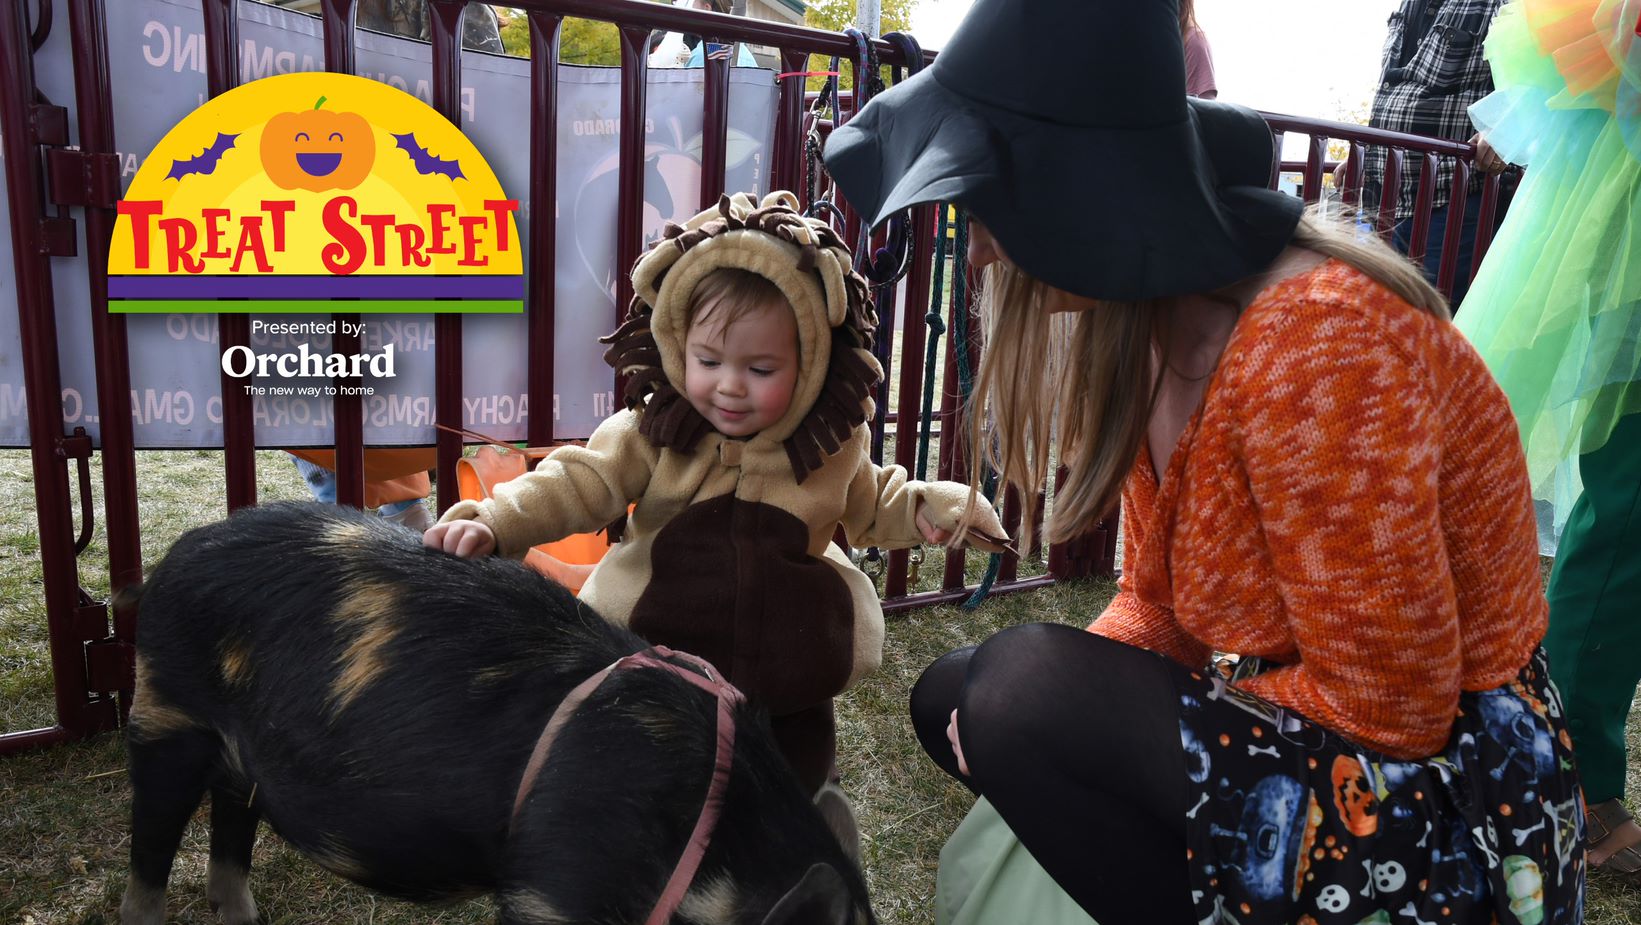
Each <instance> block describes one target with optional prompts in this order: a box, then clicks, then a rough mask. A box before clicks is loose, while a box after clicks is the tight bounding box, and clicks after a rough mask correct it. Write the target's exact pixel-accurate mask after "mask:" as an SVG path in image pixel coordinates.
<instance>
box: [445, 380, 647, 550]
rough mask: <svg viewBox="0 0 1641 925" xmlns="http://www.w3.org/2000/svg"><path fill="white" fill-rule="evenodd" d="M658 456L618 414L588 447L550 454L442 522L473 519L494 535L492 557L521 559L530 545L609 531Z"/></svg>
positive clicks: (634, 420) (627, 415) (629, 415)
mask: <svg viewBox="0 0 1641 925" xmlns="http://www.w3.org/2000/svg"><path fill="white" fill-rule="evenodd" d="M657 459H658V452H657V451H656V449H655V448H654V447H653V446H651V444H650V443H649V441H648V440H647V439H645V438H644V437H643V435H641V434H640V433H639V432H638V417H637V415H635V414H634V413H633V412H631V411H623V412H620V413H619V414H615V415H612V416H611V417H609V418H607V419H605V421H604V423H602V424H600V425H599V426H598V429H597V430H595V431H593V435H592V437H591V439H589V440H588V441H587V445H586V446H566V447H560V448H559V449H557V450H554V451H553V452H552V454H551V455H549V456H548V457H547V458H546V459H543V460H542V461H541V462H540V464H538V465H537V466H536V468H535V470H534V471H532V472H527V473H525V474H524V475H521V476H519V477H518V478H516V479H513V480H512V481H510V482H505V483H503V484H501V485H498V486H496V488H495V490H494V492H493V493H492V497H490V498H488V499H486V500H484V501H462V502H460V503H458V504H455V505H452V506H451V508H450V510H448V511H446V512H445V515H444V517H442V518H441V519H440V522H441V523H445V522H449V521H453V520H477V521H480V522H481V523H483V524H484V525H485V526H488V527H489V528H490V529H491V530H492V531H493V532H494V533H495V534H496V551H497V552H498V553H499V554H501V555H504V556H514V557H517V556H522V555H524V554H525V553H526V552H528V551H529V549H530V547H532V546H536V545H539V544H541V543H551V542H553V541H555V540H560V539H563V538H564V537H566V536H569V535H570V534H572V533H591V532H594V531H597V530H601V529H603V528H604V527H606V526H608V525H609V524H610V523H611V522H612V521H614V520H615V519H616V518H617V517H620V516H621V515H622V514H624V513H625V512H626V510H627V505H628V504H629V503H631V502H633V501H635V500H637V499H638V498H639V497H640V496H642V495H643V494H644V490H645V489H646V488H647V487H648V486H649V481H650V475H651V473H652V472H653V471H654V469H655V464H656V460H657Z"/></svg>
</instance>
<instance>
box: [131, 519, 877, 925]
mask: <svg viewBox="0 0 1641 925" xmlns="http://www.w3.org/2000/svg"><path fill="white" fill-rule="evenodd" d="M137 593H140V600H141V617H140V624H141V629H140V631H139V633H138V638H137V683H136V695H135V698H134V700H133V702H132V709H131V724H130V728H129V730H128V733H127V734H128V740H129V748H130V771H131V788H132V805H131V816H132V819H131V876H130V880H129V882H128V884H127V887H126V893H125V899H124V901H123V903H122V904H121V907H120V914H121V919H122V921H124V922H125V923H126V925H150V923H154V925H157V923H160V922H162V921H163V920H164V918H165V883H166V879H167V877H168V875H169V874H170V869H171V862H172V859H173V856H174V855H175V853H176V850H177V846H178V843H179V840H180V838H181V836H182V833H183V829H184V827H185V826H186V824H187V822H188V820H189V818H190V816H191V815H192V814H193V812H194V810H195V808H196V807H197V806H198V805H199V803H200V800H201V798H202V797H203V796H204V794H205V792H206V791H207V790H209V791H210V792H211V855H210V865H209V868H208V874H207V885H206V891H207V895H208V899H209V900H210V902H211V905H212V906H213V907H214V908H216V909H217V910H218V911H219V913H220V914H221V915H222V918H223V919H224V921H226V922H227V923H229V925H242V923H249V922H252V921H255V919H256V905H255V902H254V901H253V900H252V898H251V893H250V889H249V887H248V885H247V874H248V872H249V868H250V859H251V846H252V843H253V841H254V839H255V833H256V825H257V821H258V820H259V819H262V818H266V819H267V820H268V822H269V824H270V825H271V826H272V827H273V829H274V831H276V832H278V833H279V834H280V835H281V836H282V837H284V839H285V840H286V841H287V842H289V843H290V844H292V845H293V846H295V847H296V848H298V849H299V850H301V851H302V852H303V853H304V854H306V855H308V856H309V857H310V858H312V859H313V860H315V861H316V862H318V863H319V864H321V865H323V866H324V867H325V868H327V869H329V870H331V871H333V872H335V873H337V874H340V875H342V876H344V877H347V878H348V879H350V880H353V881H356V882H358V883H360V884H363V885H365V886H366V887H369V888H370V889H373V890H377V891H379V892H382V893H386V894H389V895H392V896H397V897H402V898H405V899H410V900H416V901H436V900H446V899H453V898H460V897H464V896H472V895H478V894H482V893H486V892H488V893H492V894H494V896H495V899H496V903H497V907H498V916H497V921H498V922H501V923H519V925H523V923H571V922H574V923H634V925H637V923H643V922H645V921H646V920H647V919H648V918H649V917H650V915H651V912H652V909H653V908H654V907H655V906H656V904H657V899H658V897H659V896H660V895H661V893H662V888H663V885H664V884H665V883H666V882H667V881H668V879H669V876H670V875H671V873H672V871H673V868H674V866H675V865H676V864H677V862H678V860H679V858H680V856H681V855H682V853H683V851H684V847H685V844H686V842H687V841H688V840H689V837H690V834H691V831H692V828H693V827H694V825H695V822H696V819H697V817H698V816H699V815H700V812H701V807H702V804H703V800H704V798H705V796H706V793H707V789H708V783H709V780H710V778H711V777H712V774H713V769H714V757H715V753H716V742H717V738H716V733H715V728H716V727H715V723H716V718H717V710H718V706H717V705H718V701H717V699H716V698H715V697H714V696H713V694H711V693H709V692H707V691H704V690H701V689H699V688H697V687H696V686H694V685H692V684H690V683H688V682H687V681H686V680H685V679H683V678H680V677H677V676H675V675H674V674H672V673H671V672H670V671H665V670H660V669H656V668H638V669H630V670H624V671H617V672H614V673H613V674H611V675H610V676H609V677H608V678H607V679H606V680H605V681H604V682H603V683H602V684H601V685H600V686H599V687H598V688H596V689H595V690H594V691H593V693H592V694H591V695H590V696H589V697H588V698H587V700H586V701H585V702H584V703H583V704H582V705H581V706H580V707H579V709H577V710H575V711H574V713H573V714H571V715H570V719H569V720H568V722H567V724H566V725H564V727H563V728H562V730H561V731H560V732H559V734H558V736H557V738H556V739H555V740H554V742H553V745H552V747H551V750H550V752H549V756H548V758H547V760H546V763H545V765H543V766H542V767H541V770H540V773H539V775H538V776H537V777H536V778H535V781H534V784H533V785H532V786H531V787H530V788H529V789H528V791H527V794H528V798H527V799H526V800H525V802H524V803H523V805H522V808H521V809H520V811H519V812H518V814H517V816H516V818H515V817H514V814H513V806H514V799H515V796H516V795H517V791H518V790H519V785H520V781H521V778H522V776H523V771H524V767H525V764H526V761H527V759H528V758H529V756H530V754H531V751H532V749H533V748H534V747H535V745H536V742H537V740H538V738H539V737H540V735H541V732H542V729H543V727H544V726H545V725H546V723H547V721H548V718H549V717H550V716H552V714H553V713H554V709H555V707H557V705H558V704H559V702H560V701H561V700H563V699H564V698H565V695H566V693H567V692H569V691H570V690H571V689H572V688H574V687H575V686H576V685H578V684H579V683H580V682H582V681H584V680H586V679H587V678H588V677H590V676H592V675H593V674H595V673H597V672H598V671H599V670H600V669H602V668H604V667H606V666H608V665H610V664H611V663H612V662H614V661H615V660H617V659H618V658H621V657H622V656H625V655H628V654H630V653H633V652H637V651H640V650H642V649H644V648H645V643H644V642H643V640H641V639H639V638H638V637H636V636H633V635H631V634H630V633H627V632H625V631H622V630H619V629H616V628H613V627H611V626H609V625H608V624H607V623H605V622H604V620H602V619H601V618H599V617H598V615H597V614H594V613H593V612H591V611H590V610H588V609H587V608H586V607H584V606H582V605H580V604H579V603H578V602H577V601H576V599H575V598H574V597H572V596H571V595H570V594H569V592H567V591H565V590H564V589H563V588H560V587H559V586H557V585H555V584H553V583H552V582H550V581H548V580H546V579H545V578H542V577H541V576H539V575H537V574H535V573H534V572H532V571H530V570H528V569H526V568H525V567H523V566H521V565H519V564H517V563H514V562H509V561H503V560H499V559H486V560H477V561H471V560H462V559H457V558H454V557H452V556H448V555H445V554H443V553H440V552H435V551H433V550H430V549H426V548H424V547H423V546H422V545H421V542H420V540H419V538H418V537H417V536H416V535H415V534H414V533H412V532H410V531H408V530H405V529H404V528H402V527H398V526H396V525H393V524H388V523H384V522H382V520H381V519H380V518H378V517H373V516H366V515H361V514H359V513H357V512H352V511H349V510H345V509H339V508H336V507H332V506H329V505H318V504H269V505H263V506H260V507H255V508H251V509H247V510H243V511H240V512H238V513H236V514H234V515H233V516H231V517H229V518H228V519H227V520H225V521H223V522H220V523H216V524H212V525H210V526H206V527H201V528H199V529H196V530H192V531H190V532H189V533H187V534H186V535H184V536H183V537H182V538H181V539H179V540H178V541H177V543H176V545H175V546H173V547H172V548H171V550H170V552H169V553H168V554H167V555H166V557H165V559H164V561H163V562H161V563H160V564H159V566H158V567H156V568H155V569H154V571H153V574H152V575H151V576H150V577H149V580H148V582H147V583H146V584H145V585H144V586H143V588H142V589H141V590H140V592H137ZM670 660H672V661H675V662H676V659H670ZM733 717H734V720H735V727H736V728H735V737H734V751H733V756H732V765H731V772H730V777H729V780H728V783H727V785H726V787H725V790H724V791H723V804H722V812H721V815H720V816H719V818H718V821H717V823H716V825H715V827H714V828H713V830H712V834H711V841H710V844H709V846H708V848H707V850H706V852H705V855H704V857H703V858H702V860H701V862H700V867H699V869H698V871H697V872H696V873H695V875H694V876H693V878H692V879H691V880H690V882H689V891H688V893H687V895H685V897H684V899H683V901H682V903H681V905H679V906H678V909H677V912H676V913H675V914H674V915H673V916H672V918H671V921H673V922H693V923H698V925H720V923H721V925H730V923H735V925H753V923H764V925H776V923H792V925H798V923H802V925H809V923H816V925H834V923H836V925H862V923H872V922H874V921H875V919H874V918H873V916H872V913H871V910H870V908H869V906H868V903H867V899H866V888H865V885H864V883H863V881H862V879H861V876H860V873H859V871H858V869H857V868H856V867H855V865H854V864H853V863H852V862H851V861H850V860H849V859H848V858H847V857H846V856H845V854H844V852H843V850H842V848H841V847H840V845H839V842H838V840H837V837H835V836H834V834H833V832H832V831H830V830H829V829H828V828H827V826H826V823H825V822H824V821H823V820H822V817H821V814H820V813H819V812H818V811H817V810H816V808H815V806H814V804H812V803H811V802H810V800H809V799H808V797H807V796H806V795H805V794H804V793H803V792H802V790H801V789H800V787H799V785H798V782H797V779H796V778H795V777H794V776H793V775H792V772H791V771H790V770H789V769H788V768H787V766H786V764H785V762H784V760H783V759H782V758H781V756H780V753H779V752H778V751H777V750H776V748H775V745H774V743H773V741H772V739H771V737H770V733H769V730H768V725H767V721H766V720H765V719H764V718H763V717H762V716H761V715H760V714H759V713H758V712H757V711H756V710H754V709H753V708H749V707H747V706H745V705H739V706H737V707H736V708H735V710H734V713H733Z"/></svg>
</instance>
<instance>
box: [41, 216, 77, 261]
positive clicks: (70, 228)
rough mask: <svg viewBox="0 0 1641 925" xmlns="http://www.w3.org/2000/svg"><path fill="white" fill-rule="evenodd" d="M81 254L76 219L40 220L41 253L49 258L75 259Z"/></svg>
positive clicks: (49, 218) (53, 218) (50, 218)
mask: <svg viewBox="0 0 1641 925" xmlns="http://www.w3.org/2000/svg"><path fill="white" fill-rule="evenodd" d="M79 252H80V235H79V228H78V226H76V225H75V224H74V219H72V218H67V217H48V218H42V219H40V253H42V254H45V255H46V256H47V257H73V256H75V255H76V254H78V253H79Z"/></svg>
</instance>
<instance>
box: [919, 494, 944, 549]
mask: <svg viewBox="0 0 1641 925" xmlns="http://www.w3.org/2000/svg"><path fill="white" fill-rule="evenodd" d="M917 532H919V533H921V534H923V541H924V542H926V543H933V544H934V545H936V546H944V545H946V543H947V542H948V541H949V540H951V538H952V535H953V534H952V531H950V530H942V529H940V528H939V527H937V526H935V523H934V521H932V520H930V519H929V513H928V505H926V504H924V503H922V502H918V505H917Z"/></svg>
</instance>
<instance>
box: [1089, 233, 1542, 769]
mask: <svg viewBox="0 0 1641 925" xmlns="http://www.w3.org/2000/svg"><path fill="white" fill-rule="evenodd" d="M1142 446H1143V445H1142ZM1123 540H1124V563H1123V577H1122V581H1121V590H1120V593H1119V594H1118V595H1117V597H1116V599H1115V600H1113V601H1112V602H1111V606H1110V607H1108V608H1107V609H1106V611H1105V613H1104V614H1102V615H1101V616H1100V618H1099V619H1098V620H1096V621H1095V622H1094V624H1093V625H1092V626H1091V627H1090V630H1091V631H1093V632H1096V633H1100V634H1102V635H1105V636H1109V637H1111V638H1113V639H1118V640H1122V641H1124V642H1128V643H1131V644H1133V645H1138V646H1144V647H1145V648H1148V649H1152V650H1155V651H1157V652H1161V653H1163V654H1165V655H1168V656H1169V657H1171V658H1173V659H1175V660H1177V661H1179V662H1182V663H1184V664H1185V665H1187V666H1190V667H1193V668H1195V667H1200V666H1202V665H1203V664H1205V662H1206V660H1207V658H1208V657H1209V655H1210V653H1211V651H1214V650H1218V651H1223V652H1235V653H1239V654H1242V655H1257V656H1261V657H1263V658H1265V659H1267V660H1270V661H1274V662H1277V663H1280V665H1281V667H1279V668H1275V669H1272V670H1269V671H1266V672H1265V673H1263V674H1260V675H1258V676H1256V677H1254V678H1252V679H1250V680H1248V681H1246V682H1244V683H1243V684H1242V687H1243V688H1244V689H1245V690H1248V691H1250V692H1252V693H1254V694H1257V695H1259V696H1261V697H1264V698H1266V699H1268V700H1270V701H1273V702H1275V703H1277V704H1280V705H1282V706H1286V707H1289V708H1292V709H1294V710H1296V711H1298V712H1299V713H1302V714H1303V715H1305V716H1306V717H1308V718H1310V719H1312V720H1314V721H1316V722H1318V723H1321V724H1322V725H1323V726H1326V727H1328V728H1330V729H1333V730H1334V731H1336V732H1338V733H1339V734H1341V735H1343V736H1345V737H1346V738H1349V739H1350V740H1352V741H1354V742H1358V743H1360V744H1362V745H1364V746H1367V747H1369V748H1372V749H1376V750H1379V751H1382V752H1384V753H1386V754H1389V755H1391V756H1394V757H1399V758H1416V757H1426V756H1429V755H1432V754H1434V753H1436V752H1437V751H1439V750H1440V749H1441V747H1442V745H1443V744H1444V743H1445V742H1446V740H1447V737H1448V731H1449V729H1450V727H1451V726H1452V722H1453V719H1454V717H1455V715H1456V713H1457V710H1458V699H1459V692H1460V691H1461V690H1486V689H1489V688H1493V687H1498V686H1500V685H1502V684H1505V683H1508V682H1509V681H1511V680H1512V679H1513V678H1514V677H1515V676H1516V674H1517V673H1518V672H1519V671H1520V670H1521V668H1522V666H1523V665H1525V664H1526V662H1527V660H1528V658H1529V657H1530V656H1531V654H1532V651H1533V649H1534V648H1535V647H1536V646H1537V645H1538V642H1539V640H1540V639H1541V638H1542V637H1543V635H1544V628H1545V623H1546V619H1547V616H1548V608H1547V606H1546V604H1545V599H1544V594H1543V591H1542V586H1541V583H1540V578H1539V562H1538V543H1537V534H1536V529H1535V526H1534V519H1533V507H1532V499H1531V497H1530V494H1529V487H1528V482H1527V469H1526V463H1525V461H1524V459H1523V456H1522V449H1521V440H1520V438H1519V437H1518V436H1517V432H1516V423H1515V419H1514V417H1512V415H1511V413H1510V407H1509V404H1508V402H1507V401H1506V399H1505V397H1504V393H1503V392H1502V391H1500V389H1499V388H1498V386H1497V385H1496V384H1495V383H1494V382H1493V379H1492V377H1491V376H1490V375H1489V374H1488V372H1487V369H1486V367H1485V366H1483V365H1482V361H1481V359H1480V358H1479V357H1478V356H1477V355H1476V352H1475V351H1474V350H1473V349H1472V348H1471V346H1470V344H1469V342H1467V341H1466V340H1465V339H1464V337H1463V336H1462V335H1460V334H1459V332H1458V331H1457V330H1456V329H1455V328H1454V327H1453V326H1452V324H1450V323H1449V322H1446V321H1442V320H1440V319H1437V318H1435V317H1434V316H1432V315H1430V314H1428V313H1426V312H1422V311H1419V310H1417V309H1415V308H1413V307H1412V306H1410V305H1408V304H1407V303H1406V302H1404V301H1402V300H1401V299H1399V298H1397V297H1396V296H1395V295H1394V294H1392V293H1391V292H1390V291H1389V290H1387V289H1385V288H1384V287H1383V286H1380V285H1379V284H1378V283H1376V282H1374V281H1373V280H1371V279H1369V278H1368V277H1367V276H1365V275H1363V274H1362V273H1361V272H1360V271H1358V270H1356V269H1354V268H1353V267H1350V266H1348V265H1346V264H1344V263H1341V262H1339V261H1337V260H1332V261H1328V262H1326V263H1324V264H1322V265H1320V266H1319V267H1317V268H1316V269H1314V270H1312V271H1310V272H1308V273H1304V274H1301V275H1299V276H1295V277H1293V278H1291V279H1288V280H1285V281H1283V282H1281V283H1279V284H1278V285H1276V286H1274V287H1272V288H1270V289H1269V290H1267V291H1265V292H1264V293H1262V294H1261V295H1260V296H1259V298H1258V299H1256V300H1255V301H1254V303H1253V304H1252V305H1250V306H1249V307H1248V308H1247V310H1246V311H1245V312H1244V313H1243V315H1242V317H1241V318H1240V319H1238V321H1237V325H1236V329H1235V330H1234V331H1233V332H1232V335H1231V338H1230V341H1229V343H1228V344H1227V345H1226V347H1225V352H1224V353H1223V354H1222V355H1221V357H1220V361H1219V365H1218V367H1217V369H1216V370H1215V371H1214V374H1213V377H1212V379H1210V380H1209V385H1208V389H1207V392H1206V394H1205V395H1204V396H1203V400H1202V406H1201V407H1200V408H1199V409H1198V410H1197V412H1196V414H1195V415H1194V416H1193V417H1192V419H1191V421H1190V423H1189V424H1187V425H1186V428H1185V431H1184V433H1183V434H1182V435H1181V437H1180V442H1179V446H1178V448H1177V449H1176V450H1175V451H1174V455H1173V457H1172V458H1171V459H1170V460H1169V465H1168V469H1167V471H1166V472H1165V473H1164V474H1163V477H1162V480H1161V483H1160V484H1159V483H1158V481H1157V479H1156V477H1155V476H1154V475H1153V471H1152V465H1151V460H1150V458H1149V457H1148V456H1147V455H1146V453H1145V451H1144V450H1143V449H1142V450H1141V453H1140V458H1139V459H1138V460H1137V461H1136V462H1135V465H1134V469H1133V471H1132V472H1131V473H1130V474H1129V477H1128V481H1127V483H1126V485H1125V487H1124V490H1123Z"/></svg>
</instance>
